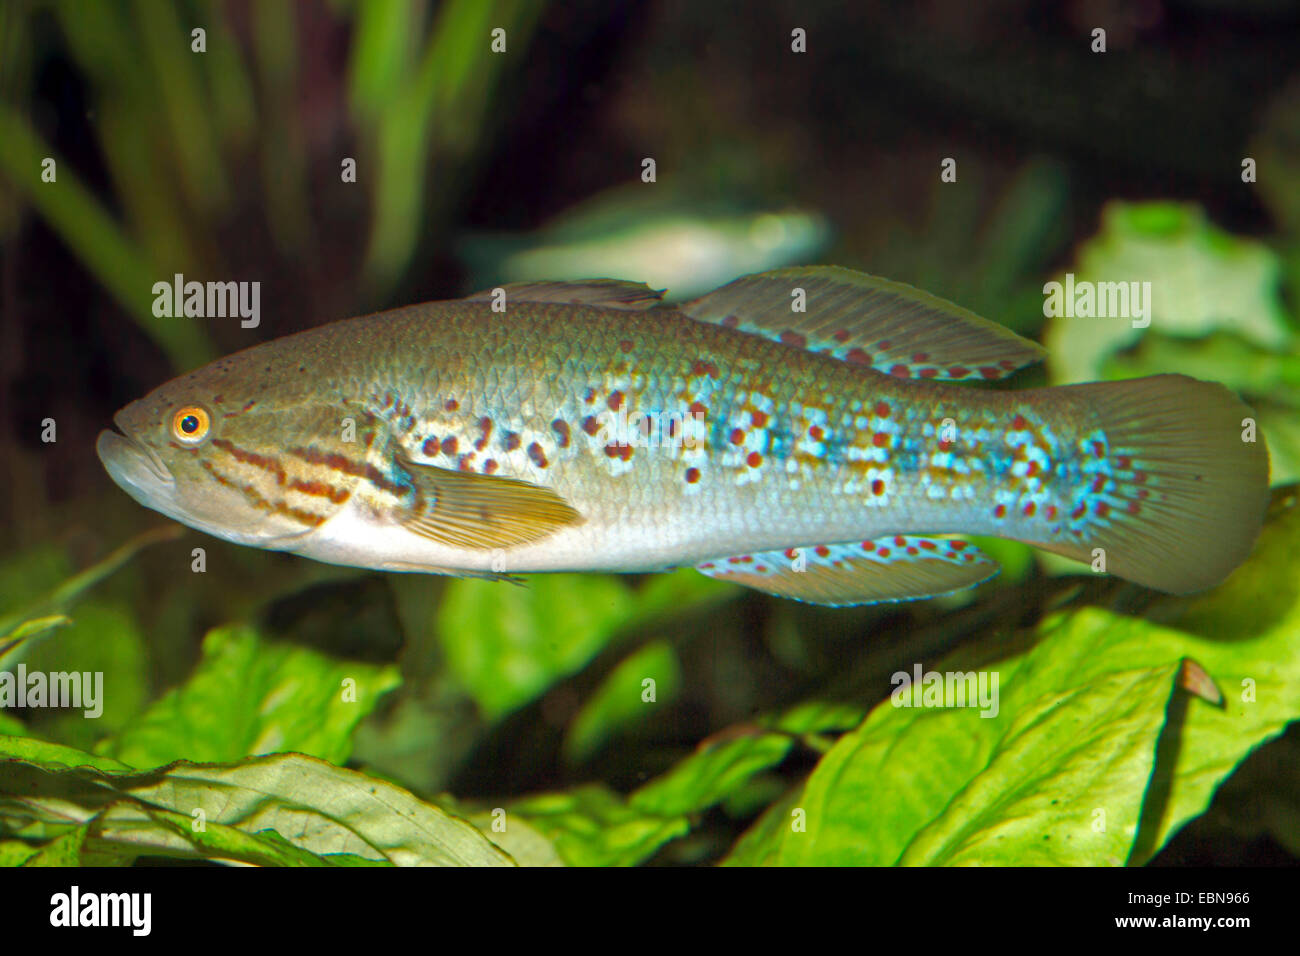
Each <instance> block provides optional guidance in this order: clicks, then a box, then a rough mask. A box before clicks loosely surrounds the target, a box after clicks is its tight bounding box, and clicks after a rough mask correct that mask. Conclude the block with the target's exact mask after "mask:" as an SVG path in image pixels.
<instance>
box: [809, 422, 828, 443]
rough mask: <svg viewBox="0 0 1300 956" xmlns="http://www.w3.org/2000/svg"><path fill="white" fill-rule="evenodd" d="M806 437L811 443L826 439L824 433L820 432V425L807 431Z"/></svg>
mask: <svg viewBox="0 0 1300 956" xmlns="http://www.w3.org/2000/svg"><path fill="white" fill-rule="evenodd" d="M808 435H809V437H811V438H812V440H813V441H821V440H822V439H823V438H825V437H826V433H825V432H824V431H822V427H821V426H820V425H814V426H813V427H812V428H810V429H808Z"/></svg>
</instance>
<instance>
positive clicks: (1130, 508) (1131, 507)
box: [1124, 501, 1142, 515]
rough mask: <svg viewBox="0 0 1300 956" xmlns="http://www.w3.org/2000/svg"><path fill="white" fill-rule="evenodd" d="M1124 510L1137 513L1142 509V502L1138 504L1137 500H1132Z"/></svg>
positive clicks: (1133, 513) (1132, 513)
mask: <svg viewBox="0 0 1300 956" xmlns="http://www.w3.org/2000/svg"><path fill="white" fill-rule="evenodd" d="M1124 510H1125V511H1127V512H1128V513H1129V514H1131V515H1135V514H1137V513H1138V512H1139V511H1141V510H1142V506H1141V505H1140V504H1138V503H1137V502H1136V501H1130V502H1129V503H1128V507H1127V508H1125V509H1124Z"/></svg>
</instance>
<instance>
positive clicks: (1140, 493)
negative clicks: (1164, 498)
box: [1138, 488, 1151, 498]
mask: <svg viewBox="0 0 1300 956" xmlns="http://www.w3.org/2000/svg"><path fill="white" fill-rule="evenodd" d="M1150 495H1151V492H1149V491H1147V490H1146V489H1145V488H1139V489H1138V497H1139V498H1147V497H1150Z"/></svg>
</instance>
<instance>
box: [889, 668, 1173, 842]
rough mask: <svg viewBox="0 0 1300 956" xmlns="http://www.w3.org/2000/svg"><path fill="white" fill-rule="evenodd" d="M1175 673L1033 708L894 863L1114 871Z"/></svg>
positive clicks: (1120, 680)
mask: <svg viewBox="0 0 1300 956" xmlns="http://www.w3.org/2000/svg"><path fill="white" fill-rule="evenodd" d="M1177 670H1178V665H1176V664H1171V665H1169V666H1167V667H1162V668H1150V669H1146V670H1138V671H1126V672H1123V673H1120V674H1113V675H1109V676H1107V677H1104V678H1101V679H1099V680H1097V681H1096V682H1094V683H1092V684H1090V685H1088V686H1085V687H1077V688H1072V689H1070V690H1068V691H1066V692H1064V693H1063V694H1060V695H1052V694H1047V695H1044V696H1043V697H1041V698H1039V699H1038V700H1036V701H1035V702H1034V703H1033V705H1031V706H1030V707H1028V708H1026V709H1025V710H1024V711H1022V712H1021V713H1020V714H1018V715H1017V716H1016V717H1015V718H1014V719H1013V720H1012V722H1011V725H1010V726H1009V727H1008V728H1007V730H1006V733H1005V735H1004V736H1003V737H1002V739H1001V740H1000V741H999V742H998V749H997V751H996V753H995V754H994V755H993V758H992V759H991V760H990V761H989V764H988V766H987V767H985V768H984V769H983V770H982V771H980V772H979V773H978V774H976V775H975V776H974V777H973V778H972V779H971V780H970V781H969V782H968V783H967V784H966V786H965V787H964V788H963V789H962V791H961V792H960V793H959V794H957V796H956V797H955V798H954V799H953V800H952V802H951V803H949V804H948V806H947V808H946V809H945V810H944V812H943V813H942V814H941V815H940V816H939V817H938V818H937V819H936V820H935V821H934V822H933V823H932V824H930V825H929V826H928V827H926V828H925V829H923V830H922V831H921V832H919V833H918V834H917V835H916V836H915V837H914V838H913V839H912V842H911V843H910V844H909V845H908V846H907V849H906V850H905V851H904V853H903V855H902V857H901V858H900V860H899V862H900V863H903V864H905V865H909V866H910V865H955V864H980V865H1019V866H1025V865H1042V866H1082V865H1088V864H1092V865H1096V864H1098V863H1106V864H1109V865H1112V866H1117V865H1120V864H1122V863H1123V862H1124V860H1125V858H1126V857H1127V856H1128V851H1129V847H1130V846H1132V843H1133V839H1134V837H1135V836H1136V834H1137V827H1138V818H1139V815H1140V813H1141V809H1142V795H1143V792H1144V790H1145V788H1146V782H1147V779H1148V777H1149V776H1150V770H1151V765H1152V763H1153V762H1154V759H1155V748H1156V739H1157V737H1158V735H1159V731H1160V725H1161V723H1162V722H1163V721H1164V716H1165V706H1166V704H1167V703H1168V701H1169V696H1170V691H1171V689H1172V687H1173V679H1174V675H1175V673H1176V672H1177Z"/></svg>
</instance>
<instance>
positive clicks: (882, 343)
mask: <svg viewBox="0 0 1300 956" xmlns="http://www.w3.org/2000/svg"><path fill="white" fill-rule="evenodd" d="M876 348H878V349H880V351H882V352H884V351H886V350H887V349H888V348H889V339H881V340H880V341H879V342H877V343H876Z"/></svg>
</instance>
